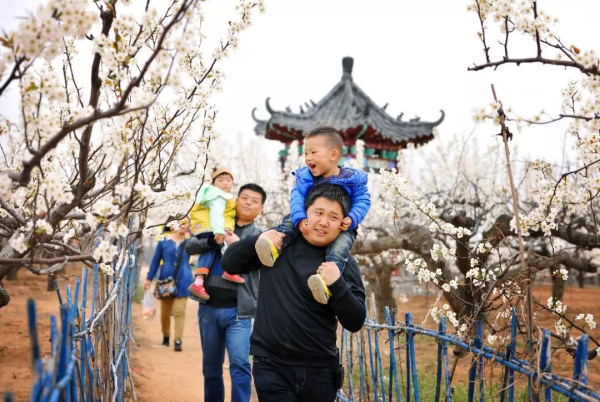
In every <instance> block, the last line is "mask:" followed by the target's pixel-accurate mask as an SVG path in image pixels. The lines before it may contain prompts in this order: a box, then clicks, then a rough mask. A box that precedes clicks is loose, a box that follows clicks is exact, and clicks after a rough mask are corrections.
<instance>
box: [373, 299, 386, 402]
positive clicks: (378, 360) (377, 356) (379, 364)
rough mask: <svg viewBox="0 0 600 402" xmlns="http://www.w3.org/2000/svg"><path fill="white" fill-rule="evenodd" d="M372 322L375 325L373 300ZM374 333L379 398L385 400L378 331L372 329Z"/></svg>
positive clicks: (375, 317) (375, 309)
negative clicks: (379, 390)
mask: <svg viewBox="0 0 600 402" xmlns="http://www.w3.org/2000/svg"><path fill="white" fill-rule="evenodd" d="M373 323H374V324H376V325H377V306H376V305H375V301H373ZM373 333H374V335H375V357H376V359H377V361H376V363H377V366H378V367H379V383H380V385H381V399H382V400H384V401H385V378H383V377H384V376H383V364H382V363H381V350H380V349H379V331H378V330H375V331H373Z"/></svg>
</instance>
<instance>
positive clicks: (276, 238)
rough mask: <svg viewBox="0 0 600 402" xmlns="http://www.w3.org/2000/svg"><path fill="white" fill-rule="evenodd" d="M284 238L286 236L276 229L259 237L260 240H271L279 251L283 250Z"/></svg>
mask: <svg viewBox="0 0 600 402" xmlns="http://www.w3.org/2000/svg"><path fill="white" fill-rule="evenodd" d="M284 237H285V235H284V234H283V233H279V232H278V231H276V230H275V229H271V230H267V231H266V232H263V233H261V234H260V236H258V238H259V239H262V238H267V239H269V240H271V241H272V242H273V244H274V245H275V247H277V249H278V250H281V248H282V247H283V238H284Z"/></svg>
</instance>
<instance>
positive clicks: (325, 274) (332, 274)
mask: <svg viewBox="0 0 600 402" xmlns="http://www.w3.org/2000/svg"><path fill="white" fill-rule="evenodd" d="M317 274H319V275H321V278H323V280H324V281H325V284H326V285H327V286H331V284H333V283H334V282H335V281H337V280H338V279H339V277H340V275H341V273H340V269H339V268H338V266H337V264H336V263H335V262H324V263H322V264H321V266H320V267H319V269H317Z"/></svg>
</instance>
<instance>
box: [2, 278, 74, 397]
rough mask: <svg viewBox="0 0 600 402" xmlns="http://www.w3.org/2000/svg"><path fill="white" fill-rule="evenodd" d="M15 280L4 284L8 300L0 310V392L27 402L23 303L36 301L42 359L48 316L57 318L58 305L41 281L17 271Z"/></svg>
mask: <svg viewBox="0 0 600 402" xmlns="http://www.w3.org/2000/svg"><path fill="white" fill-rule="evenodd" d="M18 277H19V278H18V279H17V280H16V281H10V282H9V281H4V286H5V287H6V289H8V291H9V292H10V297H11V300H10V303H9V304H8V306H6V307H4V308H2V309H0V328H1V333H2V336H1V337H0V367H1V368H2V369H1V370H0V392H3V391H9V390H10V391H12V392H13V394H14V397H15V400H16V401H28V400H29V393H30V390H31V385H32V382H33V376H32V371H31V367H32V364H31V345H30V341H29V330H28V329H27V299H28V298H30V297H33V298H34V299H35V301H36V306H37V317H38V331H39V339H40V343H41V348H42V356H48V355H49V354H50V342H49V339H50V316H51V315H55V316H58V313H59V303H58V298H57V297H56V292H47V291H46V278H45V277H43V278H41V277H38V276H36V275H34V274H32V273H30V272H29V271H27V270H24V269H21V270H20V271H19V274H18ZM60 281H61V283H64V281H63V280H60ZM71 282H72V281H71Z"/></svg>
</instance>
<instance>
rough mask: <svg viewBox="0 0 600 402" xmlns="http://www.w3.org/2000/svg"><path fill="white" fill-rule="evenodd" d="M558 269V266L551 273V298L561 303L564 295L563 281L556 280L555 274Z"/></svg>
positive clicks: (560, 279) (561, 279)
mask: <svg viewBox="0 0 600 402" xmlns="http://www.w3.org/2000/svg"><path fill="white" fill-rule="evenodd" d="M559 269H560V266H558V267H555V268H554V269H553V271H552V298H553V299H554V300H560V301H562V299H563V296H564V294H565V280H564V279H563V278H558V277H557V276H556V274H555V272H556V271H558V270H559Z"/></svg>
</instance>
